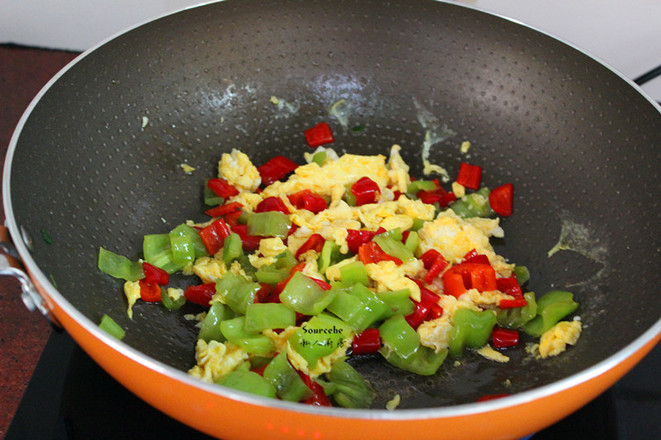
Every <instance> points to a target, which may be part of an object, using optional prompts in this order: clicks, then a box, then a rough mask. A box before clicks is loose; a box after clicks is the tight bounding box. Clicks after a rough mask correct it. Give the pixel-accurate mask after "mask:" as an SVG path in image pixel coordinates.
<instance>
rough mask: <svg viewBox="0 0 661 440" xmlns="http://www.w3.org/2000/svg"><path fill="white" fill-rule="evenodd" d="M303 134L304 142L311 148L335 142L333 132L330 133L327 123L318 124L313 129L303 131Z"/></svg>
mask: <svg viewBox="0 0 661 440" xmlns="http://www.w3.org/2000/svg"><path fill="white" fill-rule="evenodd" d="M303 134H304V135H305V140H306V142H307V143H308V145H309V146H310V147H311V148H316V147H318V146H320V145H326V144H331V143H333V142H335V138H334V137H333V132H332V131H331V128H330V125H328V122H320V123H318V124H317V125H315V126H314V127H312V128H308V129H307V130H305V131H304V132H303Z"/></svg>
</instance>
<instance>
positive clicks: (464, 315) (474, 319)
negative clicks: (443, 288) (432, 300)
mask: <svg viewBox="0 0 661 440" xmlns="http://www.w3.org/2000/svg"><path fill="white" fill-rule="evenodd" d="M452 324H453V325H454V327H453V328H452V331H451V332H450V344H449V349H450V355H451V356H452V357H457V356H459V355H460V354H461V352H462V351H463V350H464V347H469V348H478V347H482V346H484V344H486V343H487V341H488V340H489V336H491V330H492V329H493V327H494V325H496V313H495V312H494V311H493V310H480V311H476V310H471V309H466V308H460V309H457V311H456V312H455V314H454V316H453V317H452Z"/></svg>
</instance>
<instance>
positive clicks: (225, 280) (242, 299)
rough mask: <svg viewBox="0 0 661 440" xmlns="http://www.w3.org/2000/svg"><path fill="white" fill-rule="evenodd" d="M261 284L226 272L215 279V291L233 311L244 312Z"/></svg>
mask: <svg viewBox="0 0 661 440" xmlns="http://www.w3.org/2000/svg"><path fill="white" fill-rule="evenodd" d="M261 287H262V286H260V285H259V283H255V282H252V281H250V280H248V279H247V278H245V277H244V276H242V275H235V274H234V273H232V272H226V273H225V274H224V275H223V276H222V277H220V278H219V279H218V280H216V292H217V293H218V294H220V296H221V297H222V298H223V300H224V302H225V304H227V305H228V306H229V307H230V308H231V309H232V310H233V311H234V312H236V313H241V314H245V313H246V308H247V307H248V305H249V304H252V303H254V302H255V295H257V292H258V291H259V289H261Z"/></svg>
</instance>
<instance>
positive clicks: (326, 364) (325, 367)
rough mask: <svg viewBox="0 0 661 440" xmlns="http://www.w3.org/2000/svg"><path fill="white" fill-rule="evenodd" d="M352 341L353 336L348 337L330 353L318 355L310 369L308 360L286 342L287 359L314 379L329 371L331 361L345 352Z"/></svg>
mask: <svg viewBox="0 0 661 440" xmlns="http://www.w3.org/2000/svg"><path fill="white" fill-rule="evenodd" d="M352 341H353V338H349V339H347V340H345V341H344V344H342V345H340V346H339V347H338V348H336V349H335V351H334V352H332V353H331V354H329V355H326V356H323V357H320V358H319V359H318V360H317V365H315V366H314V368H312V369H310V367H309V365H308V362H307V361H306V360H305V359H304V358H303V356H301V355H300V354H298V352H297V351H296V350H294V349H293V348H292V346H291V344H289V342H287V359H289V363H291V365H292V367H294V368H296V369H297V370H299V371H302V372H303V373H305V374H307V375H309V376H310V377H311V378H312V379H315V378H317V377H319V376H321V375H322V374H324V373H328V372H330V370H331V367H332V366H333V363H334V362H335V361H336V360H338V359H339V358H341V357H344V356H345V355H346V354H347V350H348V349H349V347H351V342H352Z"/></svg>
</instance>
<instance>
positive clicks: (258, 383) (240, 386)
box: [216, 370, 276, 398]
mask: <svg viewBox="0 0 661 440" xmlns="http://www.w3.org/2000/svg"><path fill="white" fill-rule="evenodd" d="M216 383H217V384H218V385H223V386H226V387H228V388H232V389H235V390H239V391H244V392H246V393H252V394H257V395H258V396H264V397H271V398H275V396H276V390H275V387H274V386H273V385H272V384H271V383H269V382H268V381H267V380H266V379H264V378H263V377H262V376H260V375H259V374H257V373H255V372H254V371H244V370H234V371H232V372H231V373H229V374H227V375H225V376H223V377H221V378H220V379H218V380H217V381H216Z"/></svg>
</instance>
